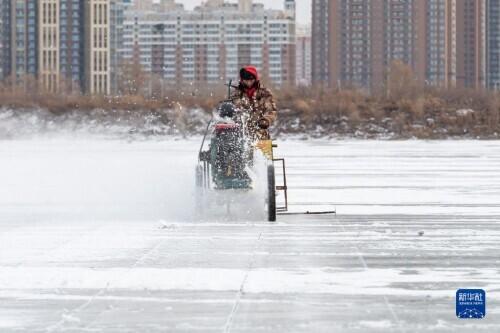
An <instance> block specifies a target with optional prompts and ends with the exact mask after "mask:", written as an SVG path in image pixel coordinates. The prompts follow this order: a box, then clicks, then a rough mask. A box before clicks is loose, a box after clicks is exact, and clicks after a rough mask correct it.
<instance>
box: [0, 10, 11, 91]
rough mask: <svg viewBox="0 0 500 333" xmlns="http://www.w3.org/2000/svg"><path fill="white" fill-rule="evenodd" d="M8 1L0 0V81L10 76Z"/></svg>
mask: <svg viewBox="0 0 500 333" xmlns="http://www.w3.org/2000/svg"><path fill="white" fill-rule="evenodd" d="M10 53H11V52H10V0H0V81H3V80H4V79H6V78H7V77H8V76H9V75H10V58H11V54H10Z"/></svg>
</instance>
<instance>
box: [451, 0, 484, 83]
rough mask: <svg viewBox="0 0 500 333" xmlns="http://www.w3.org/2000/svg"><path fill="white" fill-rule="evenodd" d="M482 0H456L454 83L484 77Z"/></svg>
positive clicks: (480, 81)
mask: <svg viewBox="0 0 500 333" xmlns="http://www.w3.org/2000/svg"><path fill="white" fill-rule="evenodd" d="M486 2H487V1H486V0H457V2H456V6H457V13H456V15H457V16H456V20H457V23H456V24H457V35H456V36H457V86H458V87H466V88H479V87H484V86H485V81H486Z"/></svg>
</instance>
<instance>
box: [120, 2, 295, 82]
mask: <svg viewBox="0 0 500 333" xmlns="http://www.w3.org/2000/svg"><path fill="white" fill-rule="evenodd" d="M167 2H168V3H170V7H169V8H170V10H165V11H161V10H159V9H158V8H159V7H158V6H157V5H151V4H147V3H146V2H144V3H143V2H142V1H141V4H140V8H141V10H137V9H135V10H130V11H128V12H127V13H126V18H125V23H124V43H123V48H122V49H121V54H122V58H123V59H124V60H125V61H127V62H132V63H138V64H140V65H141V67H142V69H144V71H146V72H147V73H151V74H152V75H153V76H155V77H159V78H160V79H162V80H164V81H165V82H166V83H167V84H169V83H171V84H182V83H191V82H196V83H200V84H204V83H219V82H221V81H225V80H228V79H236V78H237V76H238V73H239V69H240V67H242V66H244V65H248V64H253V65H254V66H256V67H257V68H258V69H259V70H260V71H261V73H262V77H263V79H264V81H268V82H271V83H273V84H275V85H294V84H295V2H294V1H292V0H286V1H285V2H284V4H285V9H284V10H268V9H264V6H263V5H262V4H255V3H253V2H252V1H251V0H242V1H240V2H239V3H229V2H224V1H220V0H210V1H208V2H206V3H204V4H202V5H201V6H199V7H197V8H195V9H194V10H193V11H187V10H184V9H183V8H182V6H179V5H177V4H175V3H174V2H172V1H165V4H166V3H167ZM160 4H161V3H160ZM149 5H151V6H152V7H148V6H149ZM144 8H146V9H144Z"/></svg>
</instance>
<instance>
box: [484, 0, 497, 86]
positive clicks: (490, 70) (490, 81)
mask: <svg viewBox="0 0 500 333" xmlns="http://www.w3.org/2000/svg"><path fill="white" fill-rule="evenodd" d="M486 15H487V17H486V43H487V47H486V50H487V52H486V77H487V86H488V88H490V89H495V90H499V89H500V0H488V6H487V8H486Z"/></svg>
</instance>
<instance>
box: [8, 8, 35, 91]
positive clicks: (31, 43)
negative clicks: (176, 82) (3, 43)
mask: <svg viewBox="0 0 500 333" xmlns="http://www.w3.org/2000/svg"><path fill="white" fill-rule="evenodd" d="M36 6H37V1H36V0H10V8H9V9H10V18H9V21H10V22H9V23H10V24H9V29H8V30H9V31H10V53H11V56H10V70H9V73H10V74H11V75H12V76H13V78H14V80H16V81H17V82H21V81H23V82H26V79H28V78H29V77H33V78H34V77H36V75H37V73H38V71H37V69H38V58H37V39H38V35H37V19H36V14H37V11H36Z"/></svg>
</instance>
